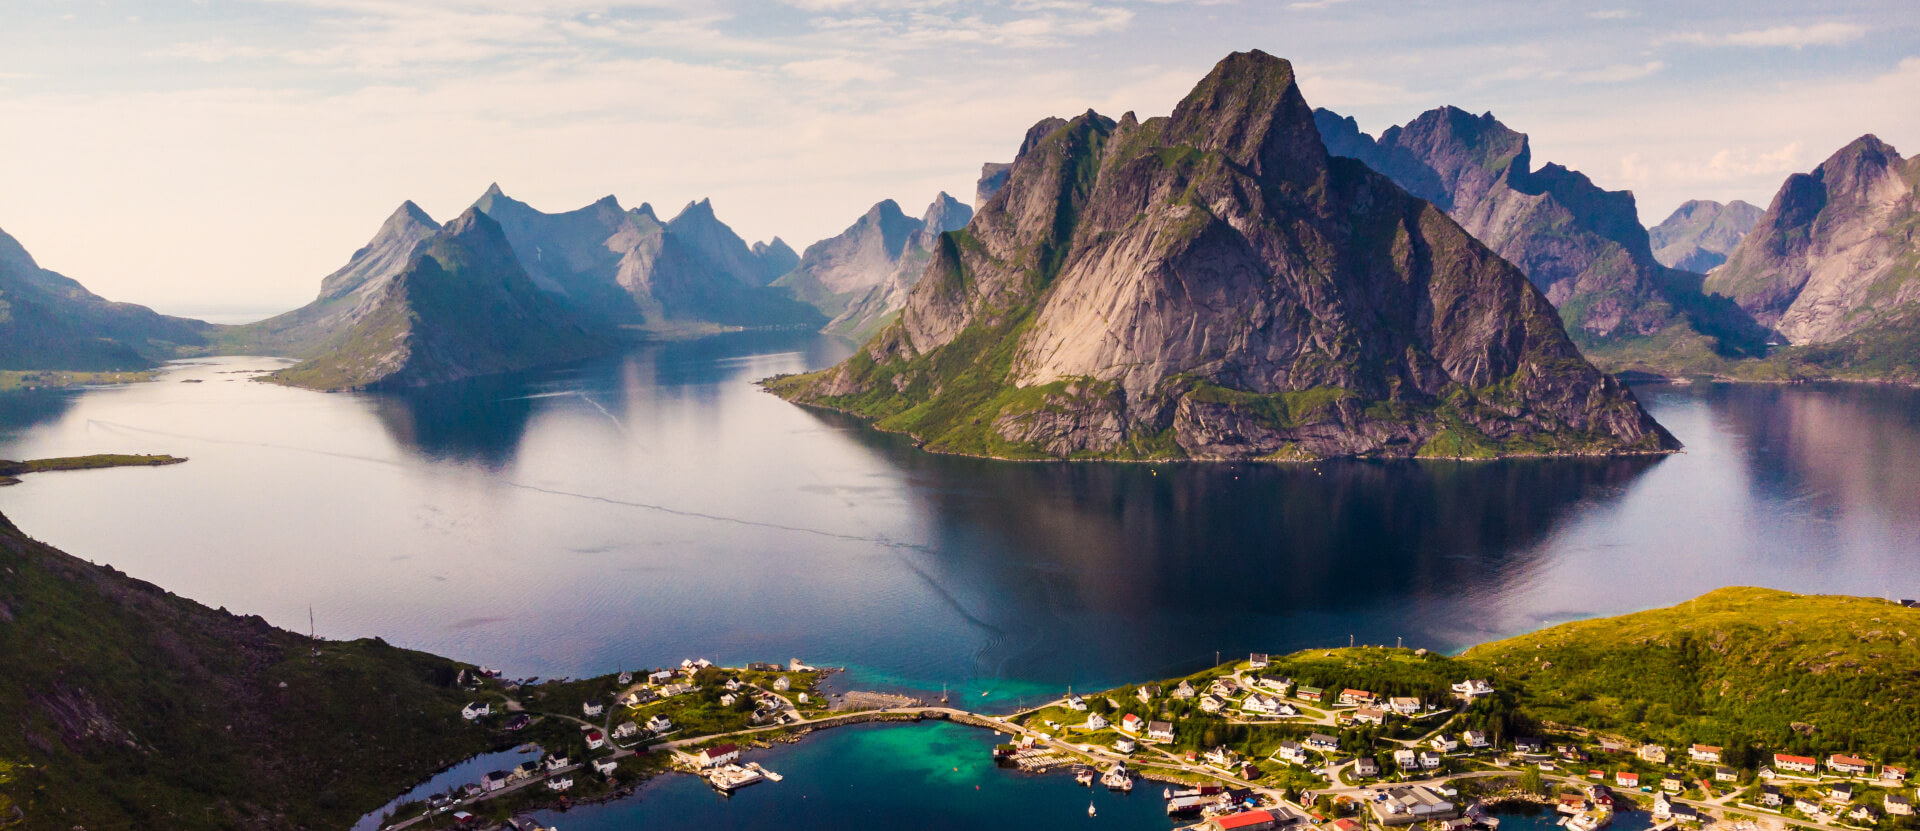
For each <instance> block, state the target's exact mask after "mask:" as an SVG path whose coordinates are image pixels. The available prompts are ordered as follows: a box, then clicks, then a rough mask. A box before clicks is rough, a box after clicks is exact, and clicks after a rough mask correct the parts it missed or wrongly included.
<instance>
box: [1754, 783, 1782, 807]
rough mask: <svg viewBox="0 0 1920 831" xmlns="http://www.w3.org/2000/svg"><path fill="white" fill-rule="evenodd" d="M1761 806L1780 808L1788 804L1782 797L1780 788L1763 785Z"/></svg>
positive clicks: (1761, 788) (1761, 787)
mask: <svg viewBox="0 0 1920 831" xmlns="http://www.w3.org/2000/svg"><path fill="white" fill-rule="evenodd" d="M1760 804H1761V805H1763V806H1765V807H1768V808H1778V807H1780V806H1781V805H1784V804H1786V799H1785V798H1784V797H1782V796H1781V795H1780V789H1779V788H1776V787H1774V786H1772V785H1761V786H1760Z"/></svg>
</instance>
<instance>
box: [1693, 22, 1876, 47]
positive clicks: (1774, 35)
mask: <svg viewBox="0 0 1920 831" xmlns="http://www.w3.org/2000/svg"><path fill="white" fill-rule="evenodd" d="M1866 35H1867V27H1865V26H1861V25H1858V24H1854V23H1815V24H1813V25H1811V26H1774V27H1771V28H1767V29H1751V30H1748V31H1744V32H1731V33H1728V34H1723V35H1707V34H1702V33H1700V32H1683V33H1680V34H1676V35H1670V36H1668V37H1665V38H1661V39H1660V41H1659V43H1663V44H1664V43H1691V44H1697V45H1701V46H1753V47H1781V46H1785V47H1791V48H1794V49H1802V48H1805V47H1808V46H1838V45H1840V44H1844V43H1852V42H1854V41H1857V40H1860V39H1861V38H1864V37H1866Z"/></svg>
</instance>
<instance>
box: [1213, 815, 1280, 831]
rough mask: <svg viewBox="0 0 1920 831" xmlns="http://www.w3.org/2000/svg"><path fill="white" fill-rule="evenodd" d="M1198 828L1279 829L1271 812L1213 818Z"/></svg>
mask: <svg viewBox="0 0 1920 831" xmlns="http://www.w3.org/2000/svg"><path fill="white" fill-rule="evenodd" d="M1198 827H1200V828H1202V829H1205V831H1269V829H1274V828H1279V827H1280V820H1279V818H1277V817H1275V816H1274V815H1273V812H1272V811H1265V810H1262V811H1241V812H1240V813H1237V814H1227V815H1226V816H1220V817H1214V818H1213V819H1210V820H1207V821H1206V822H1205V823H1203V824H1201V825H1200V826H1198Z"/></svg>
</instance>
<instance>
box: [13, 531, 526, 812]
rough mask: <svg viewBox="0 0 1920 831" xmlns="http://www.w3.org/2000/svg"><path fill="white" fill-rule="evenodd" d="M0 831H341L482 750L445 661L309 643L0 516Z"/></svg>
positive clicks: (372, 645) (376, 644) (381, 646)
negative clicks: (92, 558) (15, 825)
mask: <svg viewBox="0 0 1920 831" xmlns="http://www.w3.org/2000/svg"><path fill="white" fill-rule="evenodd" d="M0 574H4V577H0V720H4V722H5V725H4V728H0V825H4V824H5V822H6V817H8V816H9V815H10V814H12V813H13V811H14V809H15V808H18V809H20V810H22V811H23V812H24V815H25V821H24V827H25V828H47V829H61V831H65V829H71V828H74V827H76V826H84V827H87V828H94V829H98V828H129V827H131V828H174V829H186V828H245V829H251V828H263V829H264V828H274V829H287V828H343V827H346V826H347V825H348V824H350V823H351V822H352V821H353V820H354V819H355V818H357V817H358V816H359V815H361V814H363V813H365V812H367V811H370V810H373V809H374V808H377V807H379V805H381V804H382V803H383V802H384V801H385V800H387V799H389V798H391V797H392V796H393V794H394V793H395V792H397V791H398V790H399V789H402V788H404V787H406V786H407V785H409V784H411V783H413V782H415V781H418V780H420V779H423V778H425V777H426V776H428V775H431V773H432V772H433V771H434V770H436V769H438V768H440V767H442V766H444V765H447V764H450V763H452V762H454V761H457V760H459V759H461V758H464V757H466V756H468V755H471V754H473V753H476V752H480V751H483V750H485V749H487V748H488V747H490V746H491V745H493V744H494V742H495V735H494V734H493V733H492V732H491V731H489V730H487V729H484V728H480V727H474V726H471V725H468V724H467V723H465V722H463V721H462V719H461V718H460V712H459V711H460V706H461V705H462V704H463V703H464V701H465V700H466V696H465V694H464V693H462V692H461V691H460V690H458V689H456V688H455V687H454V686H453V682H454V680H455V678H456V676H457V675H458V673H459V671H460V670H461V669H462V668H463V666H462V665H460V664H457V663H455V662H453V661H449V660H446V659H443V658H438V657H434V656H432V655H426V654H423V653H419V652H411V651H408V650H403V649H397V648H394V647H392V646H389V645H387V644H386V643H384V642H381V641H379V640H377V639H374V640H360V641H352V642H346V643H339V642H322V643H321V644H320V654H319V655H318V656H317V657H316V656H314V655H313V654H312V650H311V646H310V645H309V643H308V641H307V639H306V638H305V637H303V636H299V635H295V634H293V633H291V632H286V631H283V630H280V629H276V628H274V627H272V626H269V625H268V624H267V623H266V622H265V621H263V620H261V619H260V618H258V617H239V616H235V615H232V614H229V613H227V612H226V611H225V610H213V609H209V608H207V607H205V606H202V605H200V604H198V603H195V602H193V601H190V600H187V599H185V598H181V597H176V596H174V595H172V594H170V593H168V592H166V591H164V590H162V589H159V588H157V587H155V586H152V585H149V584H147V583H143V582H141V581H138V580H135V579H132V578H130V577H128V576H126V575H124V574H121V573H119V572H116V571H114V570H113V569H111V568H109V567H105V566H96V565H93V564H90V563H87V562H83V561H81V560H79V559H76V558H74V557H71V556H69V555H66V554H63V553H61V552H59V551H56V550H54V549H53V548H50V547H48V546H46V545H43V544H41V543H38V542H35V541H33V540H31V539H28V538H27V537H26V536H25V535H24V534H22V533H20V531H19V530H18V529H16V528H15V527H14V526H13V525H12V524H11V523H10V522H8V521H7V520H6V519H5V518H4V517H0Z"/></svg>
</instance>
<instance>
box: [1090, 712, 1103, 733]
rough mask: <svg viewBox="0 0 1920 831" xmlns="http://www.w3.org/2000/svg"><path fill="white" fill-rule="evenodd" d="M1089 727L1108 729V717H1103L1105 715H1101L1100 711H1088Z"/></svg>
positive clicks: (1091, 728) (1092, 728)
mask: <svg viewBox="0 0 1920 831" xmlns="http://www.w3.org/2000/svg"><path fill="white" fill-rule="evenodd" d="M1087 729H1088V730H1105V729H1107V720H1106V718H1105V717H1103V716H1101V715H1100V714H1099V713H1088V714H1087Z"/></svg>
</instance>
